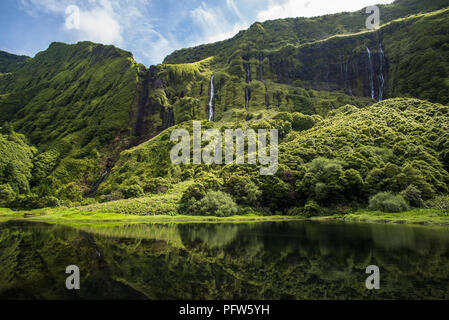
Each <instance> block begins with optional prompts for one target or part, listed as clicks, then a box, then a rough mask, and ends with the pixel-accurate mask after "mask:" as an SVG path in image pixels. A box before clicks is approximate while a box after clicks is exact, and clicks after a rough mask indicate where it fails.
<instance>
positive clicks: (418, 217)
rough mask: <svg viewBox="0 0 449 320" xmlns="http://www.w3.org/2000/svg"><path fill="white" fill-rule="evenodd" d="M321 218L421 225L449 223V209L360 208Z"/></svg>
mask: <svg viewBox="0 0 449 320" xmlns="http://www.w3.org/2000/svg"><path fill="white" fill-rule="evenodd" d="M319 220H343V221H352V222H376V223H400V224H421V225H449V211H448V210H440V209H413V210H409V211H405V212H401V213H385V212H379V211H368V210H359V211H356V212H354V213H350V214H346V215H334V216H330V217H324V218H319Z"/></svg>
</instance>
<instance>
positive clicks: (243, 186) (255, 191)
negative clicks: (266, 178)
mask: <svg viewBox="0 0 449 320" xmlns="http://www.w3.org/2000/svg"><path fill="white" fill-rule="evenodd" d="M225 188H226V191H227V192H228V193H230V194H231V195H232V196H233V197H234V199H236V201H237V203H239V204H244V205H250V206H253V205H256V203H257V202H258V201H259V198H260V196H261V195H262V192H261V191H260V190H259V188H258V187H257V185H256V184H255V183H254V182H252V181H251V179H250V178H248V177H241V176H231V177H230V178H229V179H228V180H227V181H226V183H225Z"/></svg>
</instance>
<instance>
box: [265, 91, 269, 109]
mask: <svg viewBox="0 0 449 320" xmlns="http://www.w3.org/2000/svg"><path fill="white" fill-rule="evenodd" d="M265 106H266V107H267V109H268V108H269V107H270V97H269V96H268V88H267V87H265Z"/></svg>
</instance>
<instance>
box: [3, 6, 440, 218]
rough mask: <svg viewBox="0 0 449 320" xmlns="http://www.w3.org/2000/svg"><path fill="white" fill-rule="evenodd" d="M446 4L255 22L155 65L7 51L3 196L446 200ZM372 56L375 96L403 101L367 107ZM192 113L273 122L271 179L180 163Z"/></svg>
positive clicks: (399, 206) (246, 206)
mask: <svg viewBox="0 0 449 320" xmlns="http://www.w3.org/2000/svg"><path fill="white" fill-rule="evenodd" d="M448 6H449V1H443V0H432V1H426V2H425V3H423V2H422V1H417V0H402V1H396V2H395V3H393V4H391V5H386V6H382V9H381V10H382V19H383V21H382V22H383V25H382V27H381V28H380V29H379V30H376V31H363V30H362V28H364V26H365V23H364V21H365V19H366V14H365V13H364V12H362V11H359V12H355V13H342V14H337V15H328V16H323V17H316V18H311V19H305V18H299V19H283V20H276V21H267V22H265V23H262V24H261V23H256V24H254V25H253V26H252V27H251V28H250V29H249V30H246V31H242V32H240V33H239V34H238V35H237V36H236V37H234V38H233V39H230V40H227V41H224V42H219V43H215V44H211V45H204V46H200V47H197V48H190V49H184V50H181V51H177V52H175V53H173V54H172V55H170V56H168V57H167V58H166V61H165V62H166V63H165V64H161V65H157V66H151V67H150V68H148V69H147V68H145V66H143V65H140V64H137V63H136V62H135V61H134V60H133V57H132V54H131V53H129V52H126V51H123V50H120V49H118V48H115V47H113V46H104V45H100V44H94V43H90V42H80V43H78V44H75V45H66V44H62V43H53V44H51V45H50V47H49V48H48V49H47V50H46V51H44V52H41V53H39V54H38V55H36V57H34V58H27V57H18V56H14V55H11V54H7V53H3V52H0V126H1V131H0V156H1V159H0V206H1V207H8V208H13V209H18V210H31V209H37V208H45V207H58V206H61V207H62V208H75V207H76V208H79V211H81V212H90V213H114V214H125V215H138V216H152V215H161V216H162V215H163V216H174V215H178V214H189V215H196V214H200V215H206V216H210V215H214V216H229V215H233V214H243V215H245V214H248V213H256V214H258V215H285V216H299V217H306V218H308V217H314V216H323V215H331V214H335V213H347V212H350V211H351V210H354V209H355V208H366V207H370V208H371V209H373V210H382V211H389V212H392V211H395V212H402V211H404V210H407V209H408V208H409V207H412V208H435V209H438V210H440V209H444V206H445V202H444V201H442V200H441V199H442V198H444V197H446V196H447V194H448V193H449V174H448V171H449V151H448V150H449V134H448V132H449V131H448V129H449V128H448V123H449V108H448V107H447V106H445V105H447V104H449V100H448V99H449V82H448V81H447V74H448V72H449V69H448V68H449V56H448V52H449V50H448V46H447V43H449V38H448V34H447V32H446V30H448V29H449V25H448V23H449V8H448ZM367 48H370V52H371V55H372V61H374V62H373V65H372V66H370V65H369V63H370V60H371V59H370V58H369V57H368V55H367V52H368V51H367V50H366V49H367ZM370 67H372V68H373V69H374V71H375V74H374V75H371V76H374V78H375V79H376V80H375V83H374V89H375V90H374V91H375V98H376V100H382V99H381V98H388V97H398V98H393V99H387V100H384V101H382V102H379V103H375V104H373V103H374V101H373V99H372V98H371V87H370V81H369V77H370V72H369V70H370ZM212 75H213V76H214V82H213V83H214V90H215V92H214V93H215V94H214V100H213V105H214V121H213V122H208V121H205V119H207V118H208V107H207V106H208V103H209V99H210V96H209V95H210V94H209V92H210V80H211V76H212ZM380 79H383V81H384V82H385V83H384V85H382V86H381V84H382V83H383V82H382V81H381V80H380ZM246 93H248V97H249V106H248V110H246V108H245V104H246ZM418 98H421V99H425V100H427V101H425V100H420V99H418ZM429 101H430V102H429ZM193 120H202V127H203V130H207V129H210V128H215V129H218V130H220V131H221V132H224V130H226V129H230V128H231V129H236V128H242V129H243V130H245V129H248V128H251V129H277V130H278V131H279V138H280V150H279V156H280V158H279V162H280V166H279V170H278V172H277V174H276V175H274V176H265V177H264V176H260V175H259V171H258V168H257V167H255V166H248V165H236V164H229V165H226V166H216V165H212V166H207V165H195V166H184V165H181V166H175V165H173V164H172V163H171V161H170V157H169V154H170V150H171V148H172V147H173V146H174V145H175V143H174V142H172V141H170V134H171V132H172V130H174V129H177V128H184V129H187V130H188V131H189V132H191V131H192V121H193ZM203 147H204V146H203ZM379 193H384V194H379ZM370 199H371V201H370Z"/></svg>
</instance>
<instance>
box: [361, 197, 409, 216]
mask: <svg viewBox="0 0 449 320" xmlns="http://www.w3.org/2000/svg"><path fill="white" fill-rule="evenodd" d="M369 209H370V210H373V211H382V212H392V213H399V212H404V211H407V210H408V209H409V207H408V204H407V202H406V201H405V199H404V198H403V197H402V196H401V195H394V194H392V193H390V192H380V193H378V194H376V195H375V196H373V197H372V198H371V199H370V200H369Z"/></svg>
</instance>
